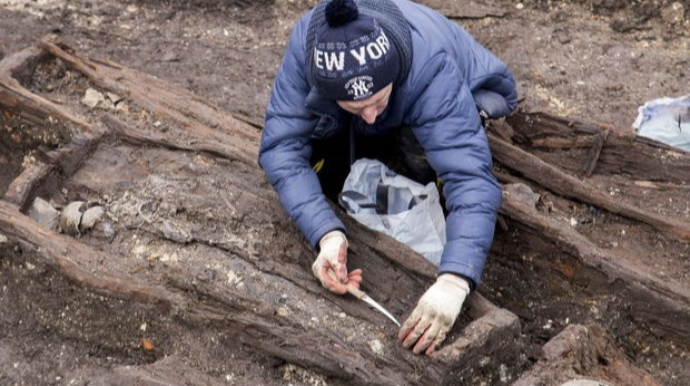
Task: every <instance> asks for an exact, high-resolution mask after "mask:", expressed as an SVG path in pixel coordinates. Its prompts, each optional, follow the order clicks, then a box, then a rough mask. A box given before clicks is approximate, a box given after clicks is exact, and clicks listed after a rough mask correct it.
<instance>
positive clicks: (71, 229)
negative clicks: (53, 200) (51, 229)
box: [60, 201, 84, 235]
mask: <svg viewBox="0 0 690 386" xmlns="http://www.w3.org/2000/svg"><path fill="white" fill-rule="evenodd" d="M83 207H84V202H83V201H75V202H72V203H70V204H69V205H67V206H66V207H65V209H64V210H63V211H62V213H61V214H60V229H61V230H62V232H64V233H67V234H70V235H78V234H79V223H80V222H81V211H82V209H83Z"/></svg>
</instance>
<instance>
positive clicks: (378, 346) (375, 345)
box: [369, 339, 383, 355]
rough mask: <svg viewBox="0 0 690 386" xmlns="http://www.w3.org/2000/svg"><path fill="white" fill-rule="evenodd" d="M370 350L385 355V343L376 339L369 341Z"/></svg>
mask: <svg viewBox="0 0 690 386" xmlns="http://www.w3.org/2000/svg"><path fill="white" fill-rule="evenodd" d="M369 348H371V351H373V352H374V354H376V355H383V343H381V341H380V340H378V339H374V340H372V341H369Z"/></svg>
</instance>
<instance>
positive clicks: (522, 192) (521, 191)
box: [504, 183, 541, 206]
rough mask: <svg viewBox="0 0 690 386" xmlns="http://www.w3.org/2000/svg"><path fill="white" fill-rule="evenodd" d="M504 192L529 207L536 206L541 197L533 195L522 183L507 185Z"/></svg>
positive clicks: (536, 194)
mask: <svg viewBox="0 0 690 386" xmlns="http://www.w3.org/2000/svg"><path fill="white" fill-rule="evenodd" d="M504 191H505V192H506V194H510V195H511V196H513V197H515V198H517V199H519V200H520V201H522V202H524V203H525V204H527V205H529V206H536V205H537V203H538V202H539V199H540V197H541V196H540V195H539V194H538V193H534V191H532V189H531V188H530V187H529V186H527V185H525V184H523V183H515V184H508V185H507V186H506V187H505V190H504Z"/></svg>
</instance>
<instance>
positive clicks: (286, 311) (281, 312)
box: [278, 307, 290, 317]
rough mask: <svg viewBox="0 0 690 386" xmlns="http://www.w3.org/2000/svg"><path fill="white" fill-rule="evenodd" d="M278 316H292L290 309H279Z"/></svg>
mask: <svg viewBox="0 0 690 386" xmlns="http://www.w3.org/2000/svg"><path fill="white" fill-rule="evenodd" d="M278 315H280V316H283V317H285V316H288V315H290V309H289V308H287V307H280V308H278Z"/></svg>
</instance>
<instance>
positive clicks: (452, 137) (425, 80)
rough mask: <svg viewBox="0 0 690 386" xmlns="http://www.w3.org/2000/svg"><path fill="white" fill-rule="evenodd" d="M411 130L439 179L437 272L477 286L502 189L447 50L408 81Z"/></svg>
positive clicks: (464, 86)
mask: <svg viewBox="0 0 690 386" xmlns="http://www.w3.org/2000/svg"><path fill="white" fill-rule="evenodd" d="M412 87H413V88H414V89H417V90H419V91H418V93H419V94H418V95H419V96H418V98H416V100H415V101H414V102H413V104H412V106H411V109H412V110H411V114H410V117H411V124H412V128H413V131H414V133H415V135H416V137H417V139H418V140H419V142H420V144H421V145H422V147H423V148H424V150H425V153H426V155H427V158H428V161H429V163H430V164H431V166H432V167H433V168H434V170H435V171H436V174H437V175H438V176H439V177H440V178H441V180H442V181H443V183H444V187H443V193H444V196H445V198H446V207H447V209H448V212H449V215H448V218H447V227H446V238H447V243H446V246H445V249H444V251H443V255H442V256H441V263H440V267H439V272H440V273H444V272H453V273H456V274H459V275H462V276H464V277H466V278H468V279H470V280H471V281H472V288H473V289H474V288H476V287H477V286H478V285H479V283H480V281H481V275H482V271H483V269H484V264H485V261H486V257H487V254H488V251H489V248H490V247H491V243H492V241H493V235H494V227H495V222H496V214H497V212H498V208H499V206H500V203H501V189H500V187H499V185H498V183H497V181H496V179H495V178H494V177H493V175H492V174H491V169H492V161H491V153H490V150H489V145H488V141H487V138H486V135H485V133H484V130H483V128H482V127H481V123H480V118H479V115H478V113H477V110H476V107H475V102H474V100H473V98H472V94H471V92H470V89H469V87H468V85H467V84H466V83H465V82H464V81H463V76H462V75H461V74H460V71H459V69H458V67H457V65H456V64H455V62H454V61H453V60H450V59H449V58H448V57H447V55H446V54H443V53H441V54H437V55H436V56H434V57H432V58H431V59H430V60H429V61H428V62H427V63H426V65H425V68H423V69H422V70H421V71H420V72H419V76H418V77H417V79H416V80H415V84H413V85H412Z"/></svg>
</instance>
